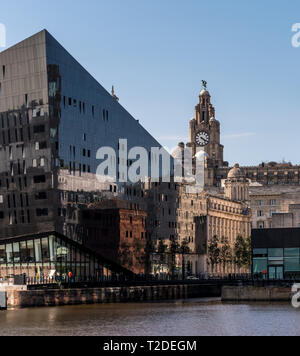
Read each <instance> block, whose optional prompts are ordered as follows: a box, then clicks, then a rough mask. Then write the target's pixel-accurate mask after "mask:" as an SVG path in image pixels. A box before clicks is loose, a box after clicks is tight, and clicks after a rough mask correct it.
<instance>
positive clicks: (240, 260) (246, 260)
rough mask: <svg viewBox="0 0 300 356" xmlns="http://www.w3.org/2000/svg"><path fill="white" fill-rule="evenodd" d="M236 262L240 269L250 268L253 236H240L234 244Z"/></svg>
mask: <svg viewBox="0 0 300 356" xmlns="http://www.w3.org/2000/svg"><path fill="white" fill-rule="evenodd" d="M234 263H235V264H236V265H237V266H238V268H239V270H240V269H241V268H242V267H245V268H246V269H249V268H250V266H251V238H250V237H249V238H247V239H244V238H243V237H242V236H238V237H237V239H236V242H235V245H234Z"/></svg>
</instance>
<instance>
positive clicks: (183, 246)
mask: <svg viewBox="0 0 300 356" xmlns="http://www.w3.org/2000/svg"><path fill="white" fill-rule="evenodd" d="M179 252H180V253H181V255H182V279H185V255H187V254H189V253H190V248H189V243H188V241H187V240H183V241H182V243H181V245H180V248H179Z"/></svg>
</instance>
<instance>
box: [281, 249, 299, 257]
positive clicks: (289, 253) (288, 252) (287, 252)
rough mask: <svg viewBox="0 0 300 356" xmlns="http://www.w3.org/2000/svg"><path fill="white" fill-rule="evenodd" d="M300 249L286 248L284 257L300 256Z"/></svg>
mask: <svg viewBox="0 0 300 356" xmlns="http://www.w3.org/2000/svg"><path fill="white" fill-rule="evenodd" d="M299 253H300V249H299V248H285V249H284V256H286V257H292V256H300V254H299Z"/></svg>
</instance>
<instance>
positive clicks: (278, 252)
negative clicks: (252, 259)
mask: <svg viewBox="0 0 300 356" xmlns="http://www.w3.org/2000/svg"><path fill="white" fill-rule="evenodd" d="M268 254H269V257H283V248H269V250H268Z"/></svg>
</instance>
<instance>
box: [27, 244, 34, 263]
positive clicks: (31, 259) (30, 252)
mask: <svg viewBox="0 0 300 356" xmlns="http://www.w3.org/2000/svg"><path fill="white" fill-rule="evenodd" d="M27 262H29V263H30V262H31V263H32V262H34V248H33V240H28V241H27Z"/></svg>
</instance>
